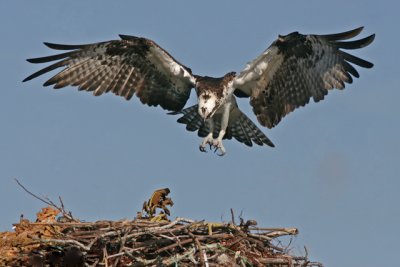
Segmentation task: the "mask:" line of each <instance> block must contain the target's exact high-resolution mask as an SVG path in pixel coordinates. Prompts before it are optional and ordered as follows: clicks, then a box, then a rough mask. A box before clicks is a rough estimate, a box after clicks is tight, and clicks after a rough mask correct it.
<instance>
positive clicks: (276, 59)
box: [24, 27, 375, 155]
mask: <svg viewBox="0 0 400 267" xmlns="http://www.w3.org/2000/svg"><path fill="white" fill-rule="evenodd" d="M362 29H363V27H360V28H357V29H354V30H351V31H347V32H343V33H337V34H331V35H303V34H300V33H298V32H293V33H291V34H288V35H285V36H281V35H280V36H279V38H278V39H277V40H276V41H274V42H273V43H272V44H271V45H270V46H269V47H268V48H267V49H266V50H265V51H264V52H263V53H262V54H261V55H259V56H258V57H257V58H256V59H254V60H253V61H251V62H249V63H248V64H247V66H246V67H245V69H244V70H242V71H241V72H240V73H239V74H238V75H236V73H234V72H230V73H227V74H226V75H225V76H224V77H221V78H212V77H207V76H199V75H194V74H193V73H192V71H191V69H190V68H188V67H186V66H184V65H182V64H181V63H179V62H178V61H177V60H175V59H174V58H173V57H172V56H171V55H170V54H169V53H168V52H167V51H165V50H164V49H162V48H161V47H160V46H159V45H158V44H156V43H155V42H153V41H152V40H149V39H146V38H141V37H135V36H127V35H120V37H121V40H112V41H107V42H101V43H94V44H85V45H62V44H52V43H44V44H45V45H46V46H48V47H49V48H52V49H56V50H66V51H68V52H65V53H61V54H57V55H53V56H47V57H41V58H32V59H28V61H29V62H31V63H47V62H52V61H56V60H58V61H57V62H56V63H53V64H52V65H50V66H48V67H46V68H44V69H41V70H39V71H37V72H35V73H34V74H32V75H30V76H29V77H27V78H26V79H25V80H24V82H25V81H28V80H31V79H33V78H36V77H38V76H40V75H42V74H45V73H47V72H50V71H52V70H55V69H57V68H60V67H64V69H63V70H62V71H60V72H59V73H57V74H56V75H55V76H53V77H52V78H50V79H49V80H48V81H47V82H45V83H44V86H48V85H53V87H54V88H56V89H57V88H63V87H66V86H69V85H71V86H78V89H79V90H85V91H92V92H93V94H94V95H95V96H98V95H101V94H103V93H108V92H113V93H114V94H116V95H119V96H122V97H124V98H125V99H127V100H129V99H130V98H131V97H132V96H133V95H134V94H136V96H137V97H138V98H139V99H140V100H141V102H142V103H143V104H147V105H149V106H158V105H160V106H161V107H162V108H163V109H167V110H170V111H172V112H171V113H170V114H183V116H182V117H181V118H179V119H178V122H180V123H184V124H186V129H187V130H189V131H198V135H199V136H200V137H204V139H203V142H202V143H201V144H200V150H201V151H203V152H205V151H206V146H207V145H209V146H210V149H212V148H214V149H215V151H217V150H219V152H220V153H219V155H224V154H225V148H224V146H223V144H222V140H223V139H232V137H234V138H235V139H236V140H238V141H239V142H241V143H244V144H246V145H248V146H252V144H253V142H254V143H256V144H257V145H260V146H262V145H264V144H265V145H268V146H271V147H273V146H274V145H273V143H272V142H271V141H270V140H269V139H268V138H267V136H266V135H265V134H264V133H263V132H261V130H260V129H259V128H258V127H257V126H256V125H255V124H254V123H253V122H252V121H251V120H250V119H249V118H248V117H247V116H246V115H245V114H244V113H242V112H241V111H240V109H239V107H238V105H237V103H236V97H248V98H250V105H251V106H252V107H253V112H254V114H255V115H256V116H257V119H258V121H259V123H260V124H261V125H262V126H266V127H268V128H272V127H274V126H276V125H277V124H278V123H279V122H280V121H281V119H282V118H283V117H284V116H286V114H288V113H290V112H291V111H293V110H294V109H296V108H298V107H300V106H304V105H306V104H307V103H308V102H309V101H310V98H313V99H314V101H315V102H318V101H320V100H322V99H324V96H325V95H327V94H328V90H330V89H333V88H338V89H343V88H344V87H345V83H352V81H353V79H352V76H353V77H356V78H358V77H359V74H358V72H357V70H356V69H355V68H354V67H353V65H351V64H354V65H358V66H360V67H364V68H371V67H372V66H373V64H372V63H370V62H368V61H365V60H363V59H361V58H358V57H355V56H353V55H351V54H348V53H346V52H344V51H342V50H340V49H358V48H362V47H365V46H367V45H369V44H370V43H371V42H372V41H373V40H374V37H375V35H374V34H373V35H370V36H368V37H365V38H363V39H359V40H355V41H343V40H347V39H350V38H353V37H355V36H357V35H358V34H359V33H360V32H361V31H362ZM350 63H351V64H350ZM192 88H194V89H195V90H196V93H197V97H198V105H195V106H192V107H189V108H186V109H183V107H184V106H185V104H186V102H187V100H188V98H189V96H190V92H191V89H192Z"/></svg>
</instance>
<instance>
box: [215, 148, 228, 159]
mask: <svg viewBox="0 0 400 267" xmlns="http://www.w3.org/2000/svg"><path fill="white" fill-rule="evenodd" d="M219 150H220V151H221V152H220V153H217V155H218V156H220V157H222V156H224V155H225V154H226V151H225V149H224V148H222V147H220V148H219Z"/></svg>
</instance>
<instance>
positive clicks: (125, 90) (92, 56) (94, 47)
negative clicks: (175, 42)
mask: <svg viewBox="0 0 400 267" xmlns="http://www.w3.org/2000/svg"><path fill="white" fill-rule="evenodd" d="M120 37H121V39H122V40H113V41H108V42H101V43H94V44H86V45H61V44H51V43H45V45H47V46H48V47H50V48H52V49H56V50H69V51H68V52H66V53H62V54H57V55H52V56H47V57H41V58H32V59H28V61H29V62H31V63H47V62H52V61H56V60H59V61H58V62H56V63H54V64H52V65H50V66H48V67H46V68H44V69H41V70H39V71H37V72H35V73H34V74H32V75H30V76H29V77H27V78H26V79H25V80H24V81H28V80H31V79H33V78H36V77H38V76H40V75H42V74H45V73H47V72H50V71H52V70H54V69H57V68H60V67H65V68H64V69H63V70H62V71H60V72H59V73H57V74H56V75H55V76H53V77H52V78H50V79H49V80H48V81H47V82H45V83H44V86H48V85H54V88H63V87H65V86H68V85H71V86H78V88H79V90H86V91H92V92H93V94H94V95H95V96H98V95H101V94H103V93H108V92H113V93H114V94H116V95H119V96H122V97H124V98H125V99H127V100H129V99H130V98H131V97H132V96H133V95H134V94H135V93H136V95H137V96H138V97H139V98H140V100H141V102H142V103H144V104H147V105H149V106H157V105H160V106H161V107H162V108H164V109H167V110H174V111H178V110H181V109H182V108H183V107H184V105H185V103H186V101H187V99H188V98H189V95H190V91H191V89H192V88H193V87H194V85H195V78H194V76H193V75H192V72H191V70H190V69H189V68H187V67H185V66H184V65H182V64H180V63H179V62H178V61H177V60H175V59H174V58H173V57H172V56H171V55H170V54H169V53H168V52H167V51H165V50H164V49H162V48H161V47H160V46H159V45H157V44H156V43H155V42H153V41H152V40H149V39H146V38H140V37H135V36H126V35H120Z"/></svg>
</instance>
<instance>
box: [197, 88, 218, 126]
mask: <svg viewBox="0 0 400 267" xmlns="http://www.w3.org/2000/svg"><path fill="white" fill-rule="evenodd" d="M220 106H221V104H220V101H218V98H217V96H216V94H215V93H213V92H210V91H204V92H202V93H201V94H200V95H199V110H198V111H199V114H200V116H201V117H202V118H203V120H207V119H209V118H211V117H212V116H213V115H214V113H215V112H216V111H217V110H218V109H219V107H220Z"/></svg>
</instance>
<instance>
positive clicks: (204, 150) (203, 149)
mask: <svg viewBox="0 0 400 267" xmlns="http://www.w3.org/2000/svg"><path fill="white" fill-rule="evenodd" d="M199 149H200V151H201V152H205V153H207V150H206V147H204V146H201V145H200V146H199Z"/></svg>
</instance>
